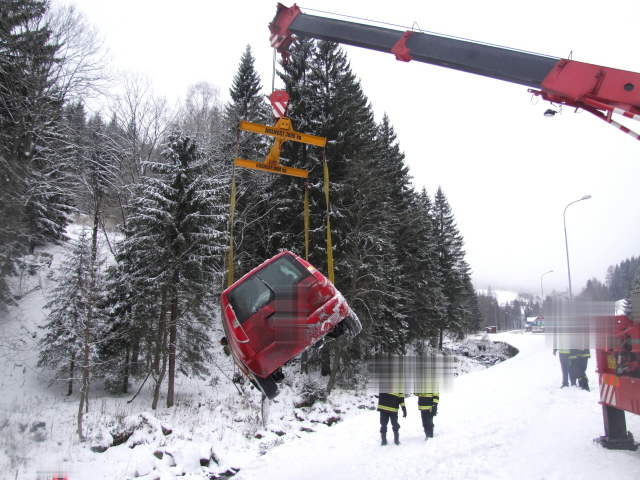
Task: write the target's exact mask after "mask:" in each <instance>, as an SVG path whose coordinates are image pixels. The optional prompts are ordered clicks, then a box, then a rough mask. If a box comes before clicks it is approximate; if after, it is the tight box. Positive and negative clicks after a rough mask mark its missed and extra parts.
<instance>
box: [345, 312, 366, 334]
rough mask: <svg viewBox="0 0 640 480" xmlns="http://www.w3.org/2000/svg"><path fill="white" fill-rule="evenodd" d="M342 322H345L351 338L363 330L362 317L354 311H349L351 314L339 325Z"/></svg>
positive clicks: (347, 332)
mask: <svg viewBox="0 0 640 480" xmlns="http://www.w3.org/2000/svg"><path fill="white" fill-rule="evenodd" d="M342 324H344V326H345V329H346V334H347V335H348V336H349V337H351V338H353V337H355V336H356V335H358V334H359V333H360V332H361V331H362V324H361V323H360V319H359V318H358V316H357V315H356V314H355V313H353V312H349V315H347V317H346V318H345V319H344V320H342V322H340V323H339V325H342Z"/></svg>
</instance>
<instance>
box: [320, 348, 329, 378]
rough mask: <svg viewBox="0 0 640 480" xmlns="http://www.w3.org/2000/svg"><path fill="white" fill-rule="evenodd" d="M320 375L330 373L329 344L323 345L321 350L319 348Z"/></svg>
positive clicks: (324, 375)
mask: <svg viewBox="0 0 640 480" xmlns="http://www.w3.org/2000/svg"><path fill="white" fill-rule="evenodd" d="M320 361H321V366H320V375H322V376H323V377H326V376H327V375H329V374H330V373H331V347H330V345H325V346H324V347H323V348H322V350H320Z"/></svg>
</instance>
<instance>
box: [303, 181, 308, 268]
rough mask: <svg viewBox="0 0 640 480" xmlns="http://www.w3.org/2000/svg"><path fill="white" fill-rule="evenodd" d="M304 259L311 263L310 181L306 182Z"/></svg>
mask: <svg viewBox="0 0 640 480" xmlns="http://www.w3.org/2000/svg"><path fill="white" fill-rule="evenodd" d="M304 259H305V260H306V261H307V262H308V261H309V180H305V181H304Z"/></svg>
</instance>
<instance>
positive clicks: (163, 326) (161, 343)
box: [151, 288, 167, 410]
mask: <svg viewBox="0 0 640 480" xmlns="http://www.w3.org/2000/svg"><path fill="white" fill-rule="evenodd" d="M166 342H167V292H166V290H165V288H163V289H162V305H160V324H159V325H158V347H157V351H159V352H160V353H159V355H158V356H157V359H158V362H159V361H160V358H162V368H158V370H157V372H158V378H157V379H156V386H155V388H154V390H153V402H152V403H151V408H152V409H153V410H155V409H156V408H157V407H158V401H159V399H160V385H162V380H163V379H164V374H165V372H166V370H167V356H166Z"/></svg>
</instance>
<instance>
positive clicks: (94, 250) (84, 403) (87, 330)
mask: <svg viewBox="0 0 640 480" xmlns="http://www.w3.org/2000/svg"><path fill="white" fill-rule="evenodd" d="M99 219H100V200H99V199H96V202H95V205H94V211H93V230H92V232H91V259H90V263H89V269H90V270H89V271H90V272H91V273H90V275H89V285H88V288H87V307H86V308H87V319H86V322H85V326H84V358H83V361H82V387H81V390H80V404H79V405H78V436H79V437H80V440H81V441H84V434H83V432H82V415H83V409H84V411H85V412H89V353H90V342H91V328H92V321H93V296H94V290H95V284H96V269H95V265H96V258H97V257H98V225H99Z"/></svg>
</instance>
